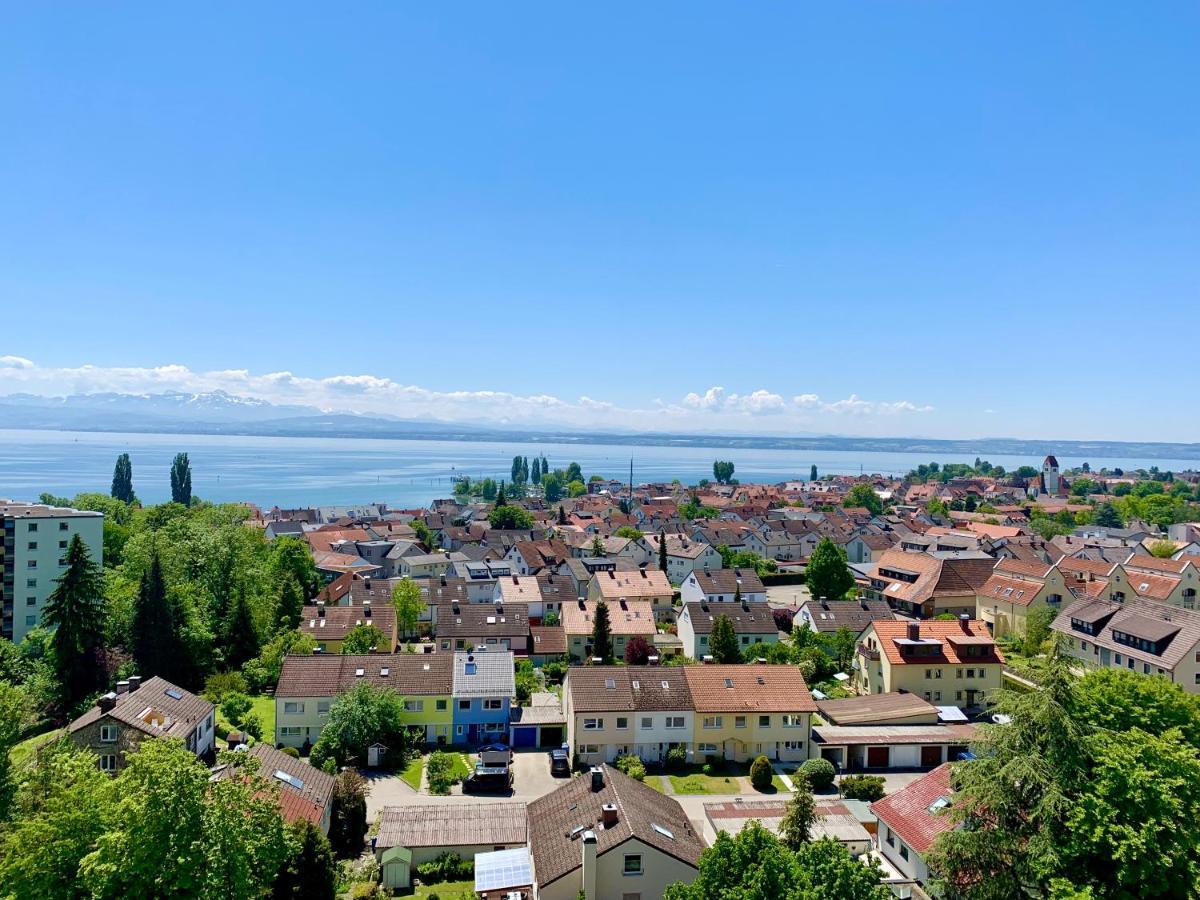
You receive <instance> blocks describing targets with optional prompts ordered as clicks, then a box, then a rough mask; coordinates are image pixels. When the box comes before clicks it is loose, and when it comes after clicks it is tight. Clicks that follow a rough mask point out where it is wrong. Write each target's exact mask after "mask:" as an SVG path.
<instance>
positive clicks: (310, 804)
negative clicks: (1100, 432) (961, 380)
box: [0, 453, 1200, 900]
mask: <svg viewBox="0 0 1200 900" xmlns="http://www.w3.org/2000/svg"><path fill="white" fill-rule="evenodd" d="M729 455H732V454H729ZM1103 463H1104V460H1102V459H1100V460H1095V461H1093V462H1092V463H1091V464H1089V463H1086V462H1085V463H1081V464H1080V465H1078V466H1076V467H1071V468H1067V467H1063V466H1060V465H1059V462H1058V460H1057V459H1056V457H1055V456H1054V455H1053V454H1049V455H1046V456H1045V458H1044V459H1042V460H1040V461H1039V460H1031V461H1030V464H1028V465H1023V466H1021V467H1019V468H1017V469H1015V470H1014V471H1005V470H1004V469H1003V468H1001V467H998V466H993V465H991V464H990V463H989V462H988V461H987V460H983V459H977V460H975V462H974V464H967V463H940V464H939V463H938V462H931V463H929V464H927V465H920V466H918V467H917V468H916V469H914V470H913V471H911V472H908V473H906V474H904V475H889V476H884V475H877V474H876V475H869V474H862V475H847V474H828V473H822V472H820V471H818V467H817V466H815V465H813V466H811V468H810V470H809V477H808V478H806V479H803V480H791V481H783V482H780V483H774V484H767V483H745V484H743V483H740V482H739V480H738V479H737V477H736V471H737V468H736V458H734V459H724V460H715V461H714V462H713V466H712V477H711V478H706V479H703V480H700V481H699V482H698V483H696V484H683V483H680V482H679V481H673V482H670V483H649V484H648V483H641V482H639V481H636V480H635V479H634V476H633V474H632V473H633V469H632V466H631V468H630V472H629V473H628V474H627V477H624V478H622V477H621V476H622V474H623V473H616V472H604V473H588V472H584V471H582V470H581V467H580V466H579V465H578V464H576V463H571V462H566V461H561V460H548V459H546V458H545V457H544V456H541V455H530V456H525V455H518V456H515V457H514V458H513V461H512V466H511V471H510V472H509V473H508V476H509V477H507V478H503V479H493V478H481V479H478V480H473V479H470V478H466V477H460V478H458V479H457V480H456V481H455V483H454V485H453V490H452V491H448V492H447V493H448V494H449V496H446V497H444V498H441V499H437V500H435V501H433V502H432V503H431V504H429V505H428V506H427V507H423V508H409V509H397V508H392V507H390V506H389V505H388V504H386V503H384V502H379V503H371V504H360V505H350V506H314V507H305V508H280V507H278V506H273V507H270V508H263V507H259V506H255V505H253V504H249V503H246V504H212V503H208V502H205V501H204V500H203V499H202V498H201V497H200V496H199V493H200V492H199V491H197V492H196V493H193V471H192V463H191V461H190V460H189V458H188V455H187V454H186V453H180V454H179V455H178V456H176V458H175V462H174V465H173V466H172V468H171V473H170V481H171V484H170V487H171V496H172V501H171V502H169V503H163V504H158V505H144V504H142V503H141V502H139V500H138V498H137V495H136V491H135V486H136V482H135V478H134V471H133V465H132V463H131V460H130V458H129V456H128V455H124V454H123V455H121V456H120V458H118V459H117V461H116V464H115V467H114V472H113V477H112V483H111V488H110V489H109V490H108V491H104V492H102V493H101V492H99V491H98V492H95V493H84V494H80V495H78V496H75V497H70V498H68V497H54V496H50V495H45V494H44V495H42V496H41V497H40V498H38V499H34V498H24V499H11V500H3V501H0V518H2V522H3V536H4V540H3V544H2V548H0V562H2V566H3V576H4V577H3V621H2V625H3V638H4V639H3V641H2V642H0V897H14V898H29V897H63V898H67V897H72V898H73V897H80V896H87V897H166V896H170V897H185V896H186V897H267V896H273V897H306V898H334V897H349V898H369V897H383V896H409V895H412V896H417V897H426V898H432V897H440V898H443V900H447V898H458V897H470V898H481V900H496V898H505V900H534V898H545V900H560V898H562V900H576V898H585V900H608V898H621V900H650V898H658V897H666V898H672V900H686V898H696V900H704V898H723V897H733V896H746V897H750V896H755V897H774V896H777V897H795V898H821V897H825V898H847V900H857V898H876V900H883V898H889V897H895V898H917V900H921V898H965V900H971V898H1006V897H1017V896H1043V897H1052V898H1056V900H1083V898H1101V897H1132V896H1137V897H1164V898H1166V897H1171V898H1174V897H1192V896H1195V889H1196V885H1197V884H1200V853H1197V847H1200V609H1198V608H1197V603H1196V595H1197V590H1198V589H1200V471H1195V470H1190V471H1177V472H1173V471H1159V469H1157V468H1154V467H1151V468H1148V469H1138V470H1136V471H1124V470H1122V469H1120V468H1109V467H1105V466H1104V465H1103ZM805 468H808V467H807V466H805ZM195 476H196V482H197V484H202V483H203V482H204V478H205V473H203V472H199V471H198V472H196V473H195ZM96 487H97V488H98V489H102V488H103V487H104V486H102V485H97V486H96ZM998 875H1000V876H1001V879H1002V880H1004V881H1006V882H1008V883H1007V884H1005V885H1003V886H997V885H996V884H995V881H996V880H997V877H998ZM750 886H753V887H752V889H751V887H750Z"/></svg>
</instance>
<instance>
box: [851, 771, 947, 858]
mask: <svg viewBox="0 0 1200 900" xmlns="http://www.w3.org/2000/svg"><path fill="white" fill-rule="evenodd" d="M950 797H951V791H950V764H949V763H945V764H943V765H940V766H938V767H937V768H936V769H934V770H933V771H932V772H930V773H929V774H928V775H926V776H924V777H923V778H919V779H917V780H916V781H914V782H913V783H912V784H910V785H909V786H908V787H906V788H902V789H901V790H899V791H897V792H896V793H894V794H891V795H889V796H887V797H884V798H883V799H882V800H876V801H875V802H874V803H872V804H871V812H873V813H875V815H876V816H877V817H878V818H879V821H880V822H882V823H884V824H885V825H887V827H888V828H890V829H891V830H892V831H894V832H895V833H896V836H897V837H898V838H900V840H902V841H903V842H904V843H906V844H907V845H908V846H909V847H911V848H912V849H913V850H916V851H917V852H918V853H924V852H925V851H927V850H928V849H929V848H930V847H932V846H933V842H934V841H935V840H936V839H937V837H938V835H940V834H944V833H945V832H947V831H950V830H952V829H953V828H954V824H953V822H952V821H951V819H950V818H949V816H947V815H946V814H945V813H941V814H936V813H934V812H931V811H930V808H931V807H932V806H933V805H934V804H935V803H937V802H938V801H939V800H941V799H943V798H945V799H946V800H949V799H950Z"/></svg>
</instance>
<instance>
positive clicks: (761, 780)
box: [750, 756, 773, 791]
mask: <svg viewBox="0 0 1200 900" xmlns="http://www.w3.org/2000/svg"><path fill="white" fill-rule="evenodd" d="M772 774H773V773H772V771H771V761H770V760H769V759H767V758H766V757H765V756H758V757H755V759H754V762H752V763H750V784H752V785H753V786H754V789H755V790H758V791H765V790H766V789H767V788H769V787H770V786H771V775H772Z"/></svg>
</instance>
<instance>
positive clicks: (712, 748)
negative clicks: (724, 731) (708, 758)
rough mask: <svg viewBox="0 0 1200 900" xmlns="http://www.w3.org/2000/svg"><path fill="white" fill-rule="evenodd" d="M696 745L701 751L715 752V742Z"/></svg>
mask: <svg viewBox="0 0 1200 900" xmlns="http://www.w3.org/2000/svg"><path fill="white" fill-rule="evenodd" d="M697 746H698V747H699V748H700V752H701V753H716V752H717V745H716V744H698V745H697Z"/></svg>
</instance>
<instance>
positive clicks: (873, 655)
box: [855, 644, 879, 662]
mask: <svg viewBox="0 0 1200 900" xmlns="http://www.w3.org/2000/svg"><path fill="white" fill-rule="evenodd" d="M855 652H856V653H859V654H861V655H862V656H865V657H866V658H867V659H869V660H871V661H872V662H879V651H878V650H872V649H871V648H870V647H868V646H867V645H866V644H859V645H858V648H857V649H856V650H855Z"/></svg>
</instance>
